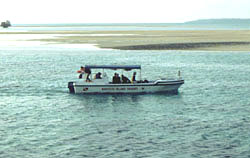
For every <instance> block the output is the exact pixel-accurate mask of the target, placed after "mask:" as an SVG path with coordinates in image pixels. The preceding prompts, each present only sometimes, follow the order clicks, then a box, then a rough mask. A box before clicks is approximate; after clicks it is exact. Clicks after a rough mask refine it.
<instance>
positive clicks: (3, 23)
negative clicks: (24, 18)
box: [1, 20, 11, 28]
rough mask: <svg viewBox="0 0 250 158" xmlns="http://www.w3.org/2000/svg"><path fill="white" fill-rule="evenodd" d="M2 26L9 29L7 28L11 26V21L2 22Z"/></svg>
mask: <svg viewBox="0 0 250 158" xmlns="http://www.w3.org/2000/svg"><path fill="white" fill-rule="evenodd" d="M1 26H2V27H3V28H7V27H9V26H11V24H10V21H9V20H6V21H5V22H1Z"/></svg>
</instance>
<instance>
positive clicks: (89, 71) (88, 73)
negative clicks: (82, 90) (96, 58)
mask: <svg viewBox="0 0 250 158" xmlns="http://www.w3.org/2000/svg"><path fill="white" fill-rule="evenodd" d="M84 72H85V73H87V77H86V82H90V81H91V80H90V79H89V75H90V74H91V70H90V68H86V67H85V71H84Z"/></svg>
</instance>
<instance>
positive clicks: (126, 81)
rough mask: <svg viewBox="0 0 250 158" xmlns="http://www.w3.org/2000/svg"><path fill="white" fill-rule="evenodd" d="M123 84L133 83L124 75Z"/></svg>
mask: <svg viewBox="0 0 250 158" xmlns="http://www.w3.org/2000/svg"><path fill="white" fill-rule="evenodd" d="M122 83H131V82H130V80H129V79H128V78H127V77H125V76H123V75H122Z"/></svg>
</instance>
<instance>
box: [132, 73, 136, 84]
mask: <svg viewBox="0 0 250 158" xmlns="http://www.w3.org/2000/svg"><path fill="white" fill-rule="evenodd" d="M135 76H136V72H134V73H133V77H132V83H134V82H136V79H135Z"/></svg>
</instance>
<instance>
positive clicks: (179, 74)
mask: <svg viewBox="0 0 250 158" xmlns="http://www.w3.org/2000/svg"><path fill="white" fill-rule="evenodd" d="M178 77H179V78H181V71H180V70H179V71H178Z"/></svg>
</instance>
